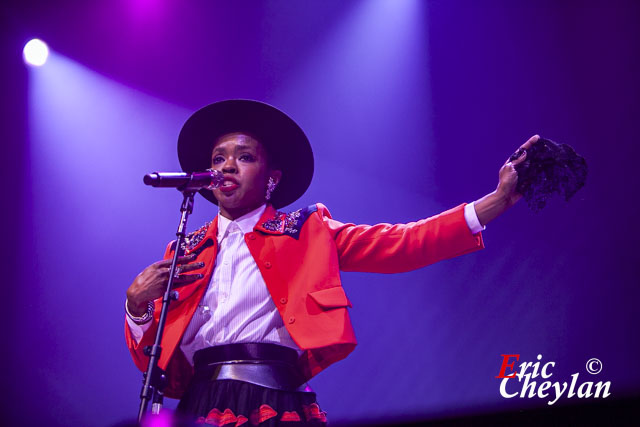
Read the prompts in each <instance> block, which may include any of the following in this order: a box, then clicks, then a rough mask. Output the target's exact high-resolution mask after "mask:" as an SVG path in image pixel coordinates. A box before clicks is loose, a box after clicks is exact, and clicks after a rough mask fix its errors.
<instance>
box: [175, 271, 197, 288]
mask: <svg viewBox="0 0 640 427" xmlns="http://www.w3.org/2000/svg"><path fill="white" fill-rule="evenodd" d="M203 277H204V274H202V273H198V274H181V275H179V276H176V277H175V279H173V285H174V287H180V286H184V285H188V284H189V283H193V282H195V281H196V280H200V279H202V278H203Z"/></svg>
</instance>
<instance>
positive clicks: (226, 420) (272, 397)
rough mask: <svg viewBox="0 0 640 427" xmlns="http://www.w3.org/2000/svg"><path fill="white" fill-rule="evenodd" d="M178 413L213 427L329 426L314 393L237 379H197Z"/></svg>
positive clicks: (186, 394)
mask: <svg viewBox="0 0 640 427" xmlns="http://www.w3.org/2000/svg"><path fill="white" fill-rule="evenodd" d="M178 413H179V414H180V415H181V416H183V417H184V416H188V417H192V418H195V421H196V423H197V424H204V425H214V426H246V427H249V426H260V427H275V426H291V427H294V426H326V425H327V417H326V413H324V412H322V410H321V409H320V406H319V405H318V402H317V401H316V394H315V393H313V392H307V391H305V392H301V391H285V390H275V389H271V388H266V387H262V386H259V385H255V384H251V383H246V382H243V381H236V380H216V381H210V380H195V381H192V383H191V384H190V386H189V388H188V390H187V391H186V393H185V394H184V396H183V397H182V399H181V400H180V403H179V405H178Z"/></svg>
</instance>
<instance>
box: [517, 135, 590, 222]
mask: <svg viewBox="0 0 640 427" xmlns="http://www.w3.org/2000/svg"><path fill="white" fill-rule="evenodd" d="M520 153H521V150H518V151H516V152H515V153H514V154H513V155H512V156H511V158H510V159H509V160H511V161H513V160H515V159H517V158H518V157H519V156H520ZM515 169H516V172H518V184H517V187H516V189H517V191H518V193H520V194H522V195H523V196H524V199H525V200H526V201H527V204H528V205H529V208H530V209H531V210H532V211H534V212H538V211H540V210H541V209H542V208H544V207H545V205H546V204H547V200H548V199H549V198H550V197H551V196H553V194H558V195H560V196H564V199H565V200H566V201H568V200H569V199H571V197H573V195H574V194H576V192H577V191H578V190H579V189H580V188H582V187H583V186H584V183H585V181H586V179H587V162H586V160H585V159H584V157H582V156H580V155H579V154H577V153H576V152H575V150H574V149H573V147H571V146H570V145H568V144H558V143H556V142H553V141H551V140H550V139H546V138H540V139H539V140H538V142H536V143H535V144H533V146H532V147H531V148H529V149H528V150H527V159H526V160H525V161H524V162H522V163H520V164H518V165H516V166H515Z"/></svg>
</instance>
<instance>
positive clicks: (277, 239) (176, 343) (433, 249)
mask: <svg viewBox="0 0 640 427" xmlns="http://www.w3.org/2000/svg"><path fill="white" fill-rule="evenodd" d="M463 208H464V205H460V206H458V207H456V208H454V209H450V210H448V211H446V212H443V213H441V214H439V215H436V216H433V217H431V218H427V219H423V220H420V221H417V222H411V223H408V224H396V225H391V224H377V225H373V226H370V225H354V224H343V223H341V222H338V221H336V220H334V219H332V218H331V215H330V214H329V211H328V210H327V208H326V207H325V206H324V205H322V204H317V205H311V206H309V207H307V208H304V209H300V210H298V211H295V212H292V213H289V214H285V213H281V212H276V211H275V209H274V208H273V207H271V206H267V209H266V210H265V212H264V214H263V215H262V217H261V218H260V220H259V221H258V224H257V225H256V226H255V227H254V230H253V232H250V233H247V234H245V236H244V239H245V242H246V244H247V247H248V248H249V251H250V252H251V255H253V258H254V259H255V261H256V264H257V265H258V268H259V269H260V273H261V274H262V277H263V278H264V281H265V283H266V285H267V288H268V289H269V293H270V294H271V297H272V299H273V301H274V303H275V305H276V307H277V308H278V311H279V312H280V315H281V316H282V319H283V321H284V324H285V326H286V328H287V331H288V332H289V334H290V335H291V337H292V338H293V340H294V341H295V342H296V344H297V345H298V346H299V347H300V349H301V350H304V353H303V354H302V356H301V357H300V360H299V364H300V367H301V368H302V371H303V372H304V374H305V376H306V378H307V379H309V378H311V377H313V376H314V375H316V374H317V373H319V372H320V371H322V370H323V369H325V368H326V367H327V366H329V365H331V364H332V363H334V362H337V361H338V360H341V359H343V358H345V357H346V356H347V355H348V354H349V353H350V352H351V351H353V349H354V347H355V345H356V338H355V335H354V332H353V328H352V326H351V321H350V319H349V313H348V311H347V307H351V303H350V302H349V300H348V299H347V296H346V295H345V292H344V289H343V288H342V285H341V281H340V270H342V271H365V272H374V273H398V272H405V271H410V270H415V269H417V268H420V267H424V266H426V265H429V264H432V263H434V262H437V261H440V260H443V259H447V258H452V257H455V256H458V255H462V254H466V253H469V252H473V251H475V250H478V249H482V248H483V247H484V245H483V242H482V235H481V233H477V234H471V232H470V231H469V228H468V226H467V223H466V221H465V219H464V212H463V210H464V209H463ZM217 225H218V221H217V218H216V219H215V220H214V221H212V222H211V223H210V225H209V224H208V225H206V226H204V227H202V228H201V229H199V230H196V231H195V232H193V233H190V234H189V235H188V243H187V244H186V245H185V247H184V249H185V250H186V253H187V254H190V253H196V254H197V257H196V259H197V260H203V261H205V267H203V268H202V270H195V271H192V273H203V274H204V277H203V278H202V279H201V280H198V281H196V282H194V283H192V284H189V285H186V286H183V287H181V288H180V290H179V294H180V297H179V299H178V301H175V302H172V303H171V306H170V310H169V314H168V316H167V325H166V328H165V333H164V338H163V341H162V355H161V357H160V362H159V365H160V367H161V368H163V369H166V370H167V373H168V377H169V386H168V387H167V389H166V390H165V394H166V395H167V396H169V397H176V398H178V397H180V396H181V395H182V393H183V392H184V390H185V388H186V386H187V384H188V382H189V379H190V378H191V376H192V374H193V370H192V367H191V365H190V364H189V362H188V361H187V359H186V357H185V356H184V354H183V353H182V351H180V341H181V339H182V335H183V333H184V331H185V329H186V328H187V325H188V324H189V322H190V321H191V317H192V316H193V314H194V312H195V310H196V308H197V306H198V304H199V303H200V300H201V299H202V296H203V294H204V293H205V290H206V288H207V285H208V283H209V281H210V280H211V274H212V273H213V268H214V262H215V259H216V254H217V249H218V243H217V239H216V234H217V228H218V227H217ZM174 247H175V242H173V243H172V244H169V246H168V247H167V250H166V252H165V259H166V258H169V257H170V256H172V253H173V250H174ZM212 260H213V261H214V262H212ZM155 304H156V307H155V308H156V311H155V317H154V320H153V322H152V324H151V327H150V328H149V329H148V330H147V331H146V332H145V334H144V336H143V337H142V340H141V341H140V343H138V344H136V342H135V340H134V339H133V337H132V335H131V332H130V330H129V327H128V325H126V323H125V336H126V340H127V345H128V346H129V349H130V351H131V355H132V356H133V360H134V362H135V363H136V365H137V366H138V368H139V369H140V370H142V371H144V370H146V367H147V362H148V357H147V356H145V355H144V354H143V348H144V347H145V346H147V345H152V344H153V341H154V338H155V332H156V330H157V322H158V318H159V315H160V308H161V304H162V302H161V299H158V300H156V301H155Z"/></svg>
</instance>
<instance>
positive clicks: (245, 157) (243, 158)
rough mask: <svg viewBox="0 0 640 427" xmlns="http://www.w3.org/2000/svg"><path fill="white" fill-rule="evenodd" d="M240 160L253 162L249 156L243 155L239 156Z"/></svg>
mask: <svg viewBox="0 0 640 427" xmlns="http://www.w3.org/2000/svg"><path fill="white" fill-rule="evenodd" d="M240 160H242V161H245V162H252V161H254V160H255V158H254V157H253V156H252V155H251V154H243V155H241V156H240Z"/></svg>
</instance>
